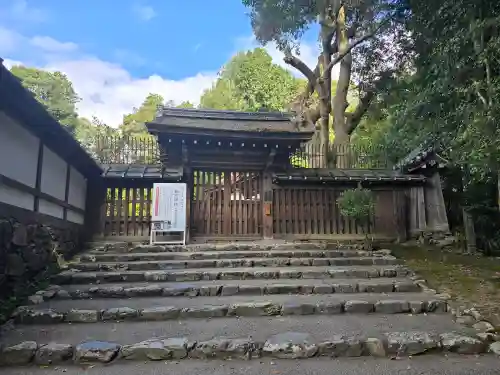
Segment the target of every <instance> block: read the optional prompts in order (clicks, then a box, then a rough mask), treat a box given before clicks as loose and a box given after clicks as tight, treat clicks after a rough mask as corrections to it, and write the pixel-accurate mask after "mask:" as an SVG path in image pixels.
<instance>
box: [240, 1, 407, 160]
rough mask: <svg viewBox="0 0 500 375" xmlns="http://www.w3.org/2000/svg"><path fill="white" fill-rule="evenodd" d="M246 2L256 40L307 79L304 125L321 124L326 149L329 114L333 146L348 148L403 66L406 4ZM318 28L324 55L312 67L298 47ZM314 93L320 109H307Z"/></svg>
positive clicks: (303, 99) (304, 98) (327, 146)
mask: <svg viewBox="0 0 500 375" xmlns="http://www.w3.org/2000/svg"><path fill="white" fill-rule="evenodd" d="M242 1H243V4H244V5H246V6H247V7H249V8H250V10H251V13H250V16H251V20H252V27H253V30H254V33H255V36H256V38H257V39H258V40H259V41H260V42H261V43H263V44H266V43H268V42H275V43H276V44H277V46H278V48H279V49H280V50H281V51H283V52H284V53H285V59H284V61H285V62H286V63H287V64H289V65H290V66H292V67H294V68H296V69H297V70H299V71H300V72H301V73H302V74H303V75H304V76H305V77H306V79H307V82H308V85H307V88H306V90H305V92H304V94H303V96H302V105H301V107H302V110H301V113H302V115H303V118H302V120H303V121H306V122H308V123H316V122H317V121H318V120H319V121H320V123H319V125H320V126H319V128H320V140H321V144H322V146H323V147H324V148H325V149H328V148H329V138H330V121H329V119H330V114H331V115H332V116H333V129H334V132H335V143H338V144H345V143H348V142H349V138H350V135H351V134H352V132H353V131H354V130H355V129H356V127H357V125H358V124H359V122H360V120H361V118H362V116H363V115H364V114H365V112H366V110H367V109H368V108H369V105H370V103H371V102H372V100H373V99H374V98H375V97H376V95H377V93H378V91H379V90H380V87H381V86H382V84H383V83H384V82H385V81H386V80H387V79H388V78H391V77H392V76H393V74H394V72H395V71H397V70H399V69H400V68H401V67H400V65H401V64H402V63H403V62H404V61H405V60H404V59H402V58H401V56H398V57H396V55H398V54H399V53H401V52H402V51H403V50H402V49H401V48H400V43H401V41H403V40H406V34H405V31H406V30H405V28H404V27H403V26H402V25H401V24H400V22H401V20H402V19H403V18H404V16H406V7H405V6H404V4H401V3H400V2H398V1H396V0H367V1H362V2H360V1H356V0H351V1H342V0H315V1H307V2H304V1H303V0H289V1H281V0H242ZM314 24H317V25H318V28H319V40H320V45H321V53H320V56H318V63H317V65H316V66H315V67H309V66H307V65H306V64H305V63H304V62H303V61H302V60H301V59H300V58H299V55H298V52H299V48H298V47H299V44H300V41H301V37H302V36H303V34H304V32H305V31H306V30H307V29H308V28H309V27H311V26H312V25H314ZM361 47H363V48H361ZM337 64H340V74H339V77H338V82H337V86H336V90H335V94H334V95H332V91H331V80H332V75H331V72H332V68H333V67H334V66H335V65H337ZM353 81H355V82H356V86H357V87H358V88H359V90H360V93H359V96H358V97H359V102H358V105H357V107H356V109H355V110H353V111H352V112H348V111H346V109H347V108H348V106H349V103H348V101H347V97H348V89H349V87H350V85H351V84H352V82H353ZM314 92H316V93H317V95H318V96H319V105H318V106H317V107H313V108H309V106H308V104H309V102H310V101H309V98H310V96H311V95H312V94H313V93H314ZM325 155H326V159H327V160H325V163H329V160H328V153H326V154H325Z"/></svg>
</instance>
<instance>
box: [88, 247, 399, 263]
mask: <svg viewBox="0 0 500 375" xmlns="http://www.w3.org/2000/svg"><path fill="white" fill-rule="evenodd" d="M160 250H161V249H160ZM389 255H390V252H388V250H379V251H373V252H372V251H362V250H306V249H303V250H298V249H291V250H260V249H259V250H229V251H203V252H152V251H148V252H142V253H137V252H134V251H133V249H132V251H131V252H130V253H106V252H100V251H91V252H90V253H86V254H82V255H81V256H80V260H81V261H82V262H92V263H97V262H108V263H112V262H134V261H162V260H180V261H188V260H207V259H246V258H292V260H293V259H300V258H343V257H346V258H357V257H383V256H389Z"/></svg>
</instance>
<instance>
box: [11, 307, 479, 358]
mask: <svg viewBox="0 0 500 375" xmlns="http://www.w3.org/2000/svg"><path fill="white" fill-rule="evenodd" d="M388 318H389V317H388V316H384V315H375V314H374V315H367V316H364V317H363V319H359V316H355V315H348V314H345V315H335V316H330V315H321V316H301V317H297V316H283V317H248V318H245V319H234V318H220V319H211V320H207V319H196V320H192V321H190V323H189V324H183V323H182V321H181V322H179V321H176V320H170V321H156V322H155V321H153V322H129V323H127V326H126V327H127V329H121V328H122V327H123V326H122V325H121V324H120V323H115V322H99V323H94V324H85V325H83V324H71V325H63V324H59V325H52V326H46V325H43V326H37V325H34V326H19V327H18V328H17V329H16V330H12V331H9V332H6V334H5V336H4V337H3V343H4V349H3V353H2V355H1V358H2V360H3V361H4V362H3V363H5V362H6V358H7V357H6V354H8V355H11V354H12V353H15V354H19V355H18V356H16V358H17V359H19V357H20V356H21V354H22V353H24V357H27V358H28V359H29V360H31V359H33V357H34V356H33V354H34V353H31V352H30V353H31V354H30V355H26V351H27V350H26V349H31V350H33V351H36V350H37V348H38V347H40V346H42V345H47V344H49V343H64V344H67V345H71V346H72V349H73V350H75V349H77V350H80V351H85V350H86V351H87V352H94V353H95V354H96V357H97V358H101V356H100V354H101V355H102V354H103V350H104V349H108V350H109V348H110V347H111V346H110V345H109V344H105V342H107V343H114V344H115V347H111V348H114V349H113V350H116V351H115V352H114V353H115V354H114V355H111V356H110V357H109V360H112V359H114V358H117V359H122V358H126V357H127V355H117V353H118V349H120V348H118V349H116V344H118V345H126V346H127V349H129V350H132V348H130V346H134V350H132V351H134V352H135V353H138V352H140V350H139V348H138V345H136V344H138V343H142V342H144V341H147V340H152V339H156V340H158V339H159V338H164V339H166V338H181V340H180V341H175V343H177V344H178V343H179V342H184V343H193V344H190V345H189V347H191V348H192V349H194V348H196V347H198V348H199V350H198V352H201V353H200V354H201V355H203V356H202V358H213V357H215V358H217V357H218V356H219V358H226V355H228V354H229V353H228V351H229V352H231V353H232V354H231V357H233V358H234V357H237V356H238V354H240V355H241V354H246V353H247V351H246V350H244V351H243V353H241V351H237V350H228V348H229V347H234V346H237V347H240V345H236V344H237V343H238V344H241V343H242V342H245V341H241V340H238V341H236V340H235V341H234V342H233V341H232V340H234V339H246V340H249V339H251V340H252V341H251V345H244V347H245V348H249V349H250V348H262V349H263V348H264V347H266V343H267V344H268V345H267V346H268V348H269V349H268V350H262V352H261V354H262V355H265V356H271V357H281V356H282V357H285V358H286V357H287V355H288V356H291V358H293V356H292V353H296V357H299V358H302V357H304V356H301V355H297V354H298V353H300V352H301V350H302V348H303V346H304V347H311V346H314V345H316V346H318V347H321V348H324V350H325V351H321V352H320V351H319V350H316V351H315V353H314V355H319V354H321V355H325V356H326V355H328V356H329V357H331V356H334V357H343V356H360V355H369V354H371V355H376V354H378V355H381V356H385V355H388V356H390V357H401V356H407V355H416V354H424V353H427V352H430V353H433V352H439V351H443V350H444V351H450V352H458V353H462V354H476V353H478V352H480V351H484V350H485V349H486V345H485V344H484V345H481V344H482V343H479V342H477V341H476V339H474V333H473V332H472V331H471V330H469V329H466V328H464V327H461V326H459V325H457V324H455V323H453V322H451V320H449V318H448V316H446V315H439V314H430V315H414V316H409V315H404V314H400V315H391V316H390V319H388ZM208 322H209V324H207V323H208ZM422 327H425V328H424V332H422ZM290 332H296V333H294V334H290ZM450 332H453V334H452V333H450ZM464 336H465V337H468V339H466V338H464ZM221 337H224V338H226V339H232V340H231V343H229V342H228V343H227V344H223V345H218V344H217V341H216V340H214V339H217V340H220V338H221ZM375 338H376V339H378V340H380V341H381V342H379V341H377V340H373V339H375ZM369 339H370V340H369ZM97 340H102V342H97V343H95V342H94V343H93V341H97ZM29 341H34V342H35V343H36V344H33V343H31V344H26V342H29ZM21 342H24V344H23V345H21V346H22V348H23V349H24V352H23V351H22V350H20V349H21V348H19V347H18V348H12V346H15V345H16V344H19V343H21ZM306 342H307V345H305V344H306ZM83 343H85V344H83ZM194 343H196V345H195V344H194ZM271 343H272V345H270V344H271ZM283 343H285V344H286V343H288V345H282V344H283ZM301 343H302V344H301ZM323 343H324V344H323ZM326 343H328V344H326ZM356 343H357V345H356ZM169 344H173V343H172V342H169ZM249 344H250V343H249ZM51 345H53V344H51ZM359 345H361V347H362V350H361V351H360V350H359V347H358V346H359ZM144 346H145V347H146V348H150V347H152V348H154V347H156V348H157V349H158V348H160V350H157V351H156V353H157V355H158V353H159V352H160V353H161V348H162V347H163V346H162V345H161V344H160V345H158V344H153V345H151V346H150V345H148V344H147V343H143V344H142V347H144ZM179 346H180V347H181V348H182V347H187V346H188V345H187V344H186V346H184V345H177V350H178V349H179ZM271 347H273V348H275V349H274V350H270V349H271ZM355 347H356V348H357V350H354V349H355ZM6 348H9V349H8V350H6ZM91 348H94V349H96V350H92V349H91ZM202 348H203V349H202ZM214 348H218V349H219V350H216V351H214ZM291 348H292V349H294V350H293V351H290V349H291ZM46 349H49V348H46ZM58 349H62V348H61V347H58ZM313 349H314V348H311V350H313ZM375 349H377V350H375ZM382 349H385V350H384V351H383V350H382ZM177 350H176V351H173V352H175V353H178V351H177ZM326 350H328V354H327V352H326ZM58 352H59V351H58ZM219 352H220V353H219ZM203 353H204V354H203ZM209 353H212V354H209ZM217 353H218V354H217ZM280 353H281V354H280ZM72 354H73V356H71V355H68V356H67V358H71V357H73V358H82V354H80V355H74V354H75V353H74V352H72ZM24 357H23V358H24ZM186 357H192V358H194V357H197V355H196V356H195V355H194V353H192V354H189V355H188V354H186V353H185V354H184V355H183V356H181V358H186ZM257 357H258V356H257ZM306 357H307V356H306ZM53 358H54V357H53ZM55 358H57V357H55ZM128 358H129V359H132V358H135V359H141V360H146V359H147V358H144V357H140V358H137V357H134V356H130V357H128ZM251 358H253V356H251ZM288 358H290V357H288ZM85 359H88V357H86V358H85ZM149 359H153V358H149ZM159 359H163V360H166V359H180V358H179V357H172V356H171V357H166V358H164V357H161V358H159ZM94 360H95V358H94ZM415 360H416V359H415ZM7 362H8V361H7ZM10 364H12V363H10ZM16 364H20V363H19V362H17V363H16ZM39 364H46V363H39Z"/></svg>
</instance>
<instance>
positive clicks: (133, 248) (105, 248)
mask: <svg viewBox="0 0 500 375" xmlns="http://www.w3.org/2000/svg"><path fill="white" fill-rule="evenodd" d="M91 245H92V244H91ZM92 248H93V249H94V250H95V251H100V252H104V253H106V252H122V253H133V252H142V253H148V252H151V253H154V252H202V251H222V252H228V251H240V250H256V251H259V250H261V251H264V250H344V251H349V250H358V249H359V246H358V245H355V244H354V245H348V244H340V243H336V244H332V243H320V242H312V243H311V242H297V243H293V242H290V243H281V244H263V243H253V244H248V243H247V244H245V243H231V244H210V243H207V244H197V245H186V246H182V245H174V246H161V245H152V246H151V245H137V244H132V243H127V242H115V243H108V244H93V246H92ZM377 251H379V252H380V251H387V252H389V253H390V251H389V250H385V249H384V250H377Z"/></svg>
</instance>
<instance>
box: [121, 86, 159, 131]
mask: <svg viewBox="0 0 500 375" xmlns="http://www.w3.org/2000/svg"><path fill="white" fill-rule="evenodd" d="M164 101H165V100H164V99H163V97H162V96H161V95H158V94H149V95H148V96H147V97H146V99H144V102H142V104H141V106H140V107H139V108H134V110H133V112H132V113H130V114H128V115H125V116H124V117H123V124H121V125H120V130H121V131H122V133H123V134H124V135H146V134H147V133H148V132H147V129H146V126H145V123H146V122H149V121H153V120H154V118H155V116H156V112H157V111H158V108H159V107H160V106H162V105H163V103H164Z"/></svg>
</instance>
